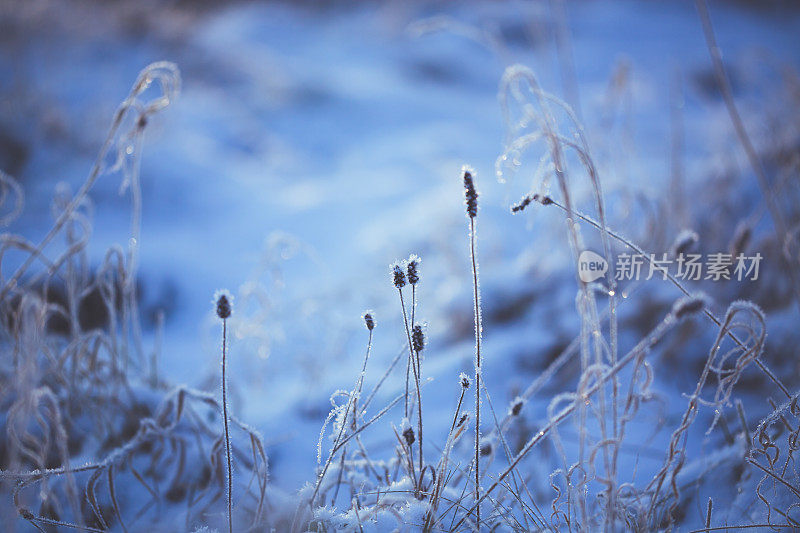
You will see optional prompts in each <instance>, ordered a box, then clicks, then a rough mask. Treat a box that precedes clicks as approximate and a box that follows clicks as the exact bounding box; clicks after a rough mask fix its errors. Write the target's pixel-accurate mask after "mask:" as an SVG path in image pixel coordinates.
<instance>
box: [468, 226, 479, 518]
mask: <svg viewBox="0 0 800 533" xmlns="http://www.w3.org/2000/svg"><path fill="white" fill-rule="evenodd" d="M469 255H470V259H471V261H472V290H473V303H474V306H475V309H474V316H475V517H476V519H477V524H478V527H479V528H480V523H481V508H480V505H478V503H479V501H480V500H479V498H480V482H481V479H480V478H481V474H480V471H481V469H480V456H481V333H482V331H481V329H482V326H481V302H480V292H479V287H478V258H477V256H476V254H475V217H470V219H469Z"/></svg>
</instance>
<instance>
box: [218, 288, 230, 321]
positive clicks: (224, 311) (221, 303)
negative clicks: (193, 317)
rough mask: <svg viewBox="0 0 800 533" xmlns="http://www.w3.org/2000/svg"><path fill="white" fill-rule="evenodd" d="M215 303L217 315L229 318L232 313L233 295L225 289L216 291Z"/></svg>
mask: <svg viewBox="0 0 800 533" xmlns="http://www.w3.org/2000/svg"><path fill="white" fill-rule="evenodd" d="M214 300H215V301H216V305H217V316H218V317H219V318H221V319H222V320H225V319H226V318H229V317H230V316H231V314H232V313H233V296H231V293H229V292H228V291H226V290H221V291H217V292H216V294H214Z"/></svg>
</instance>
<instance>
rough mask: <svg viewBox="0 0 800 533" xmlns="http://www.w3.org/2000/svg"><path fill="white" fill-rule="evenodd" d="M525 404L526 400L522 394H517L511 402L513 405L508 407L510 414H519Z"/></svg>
mask: <svg viewBox="0 0 800 533" xmlns="http://www.w3.org/2000/svg"><path fill="white" fill-rule="evenodd" d="M523 405H525V400H523V399H522V398H521V397H520V396H517V397H516V398H514V400H513V401H512V402H511V406H510V407H509V408H508V414H510V415H511V416H517V415H519V413H520V411H522V406H523Z"/></svg>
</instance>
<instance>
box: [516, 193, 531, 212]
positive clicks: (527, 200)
mask: <svg viewBox="0 0 800 533" xmlns="http://www.w3.org/2000/svg"><path fill="white" fill-rule="evenodd" d="M532 201H533V198H532V197H531V196H526V197H525V198H523V199H522V200H520V202H519V203H518V204H516V205H512V206H511V212H512V213H519V212H520V211H522V210H523V209H525V208H526V207H528V206H529V205H530V204H531V202H532Z"/></svg>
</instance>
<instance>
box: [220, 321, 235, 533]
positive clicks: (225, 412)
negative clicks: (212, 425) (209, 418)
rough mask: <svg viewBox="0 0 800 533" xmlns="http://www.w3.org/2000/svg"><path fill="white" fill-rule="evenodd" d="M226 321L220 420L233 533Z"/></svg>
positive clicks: (231, 530) (223, 336)
mask: <svg viewBox="0 0 800 533" xmlns="http://www.w3.org/2000/svg"><path fill="white" fill-rule="evenodd" d="M227 337H228V321H227V320H225V319H223V321H222V419H223V421H224V424H225V459H226V460H227V463H228V464H227V466H228V478H227V483H228V487H227V488H228V494H227V497H228V532H229V533H233V469H232V468H231V436H230V432H229V430H228V385H227V376H226V374H225V367H226V364H225V363H226V360H225V359H226V356H227V349H226V346H225V345H226V344H227Z"/></svg>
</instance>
